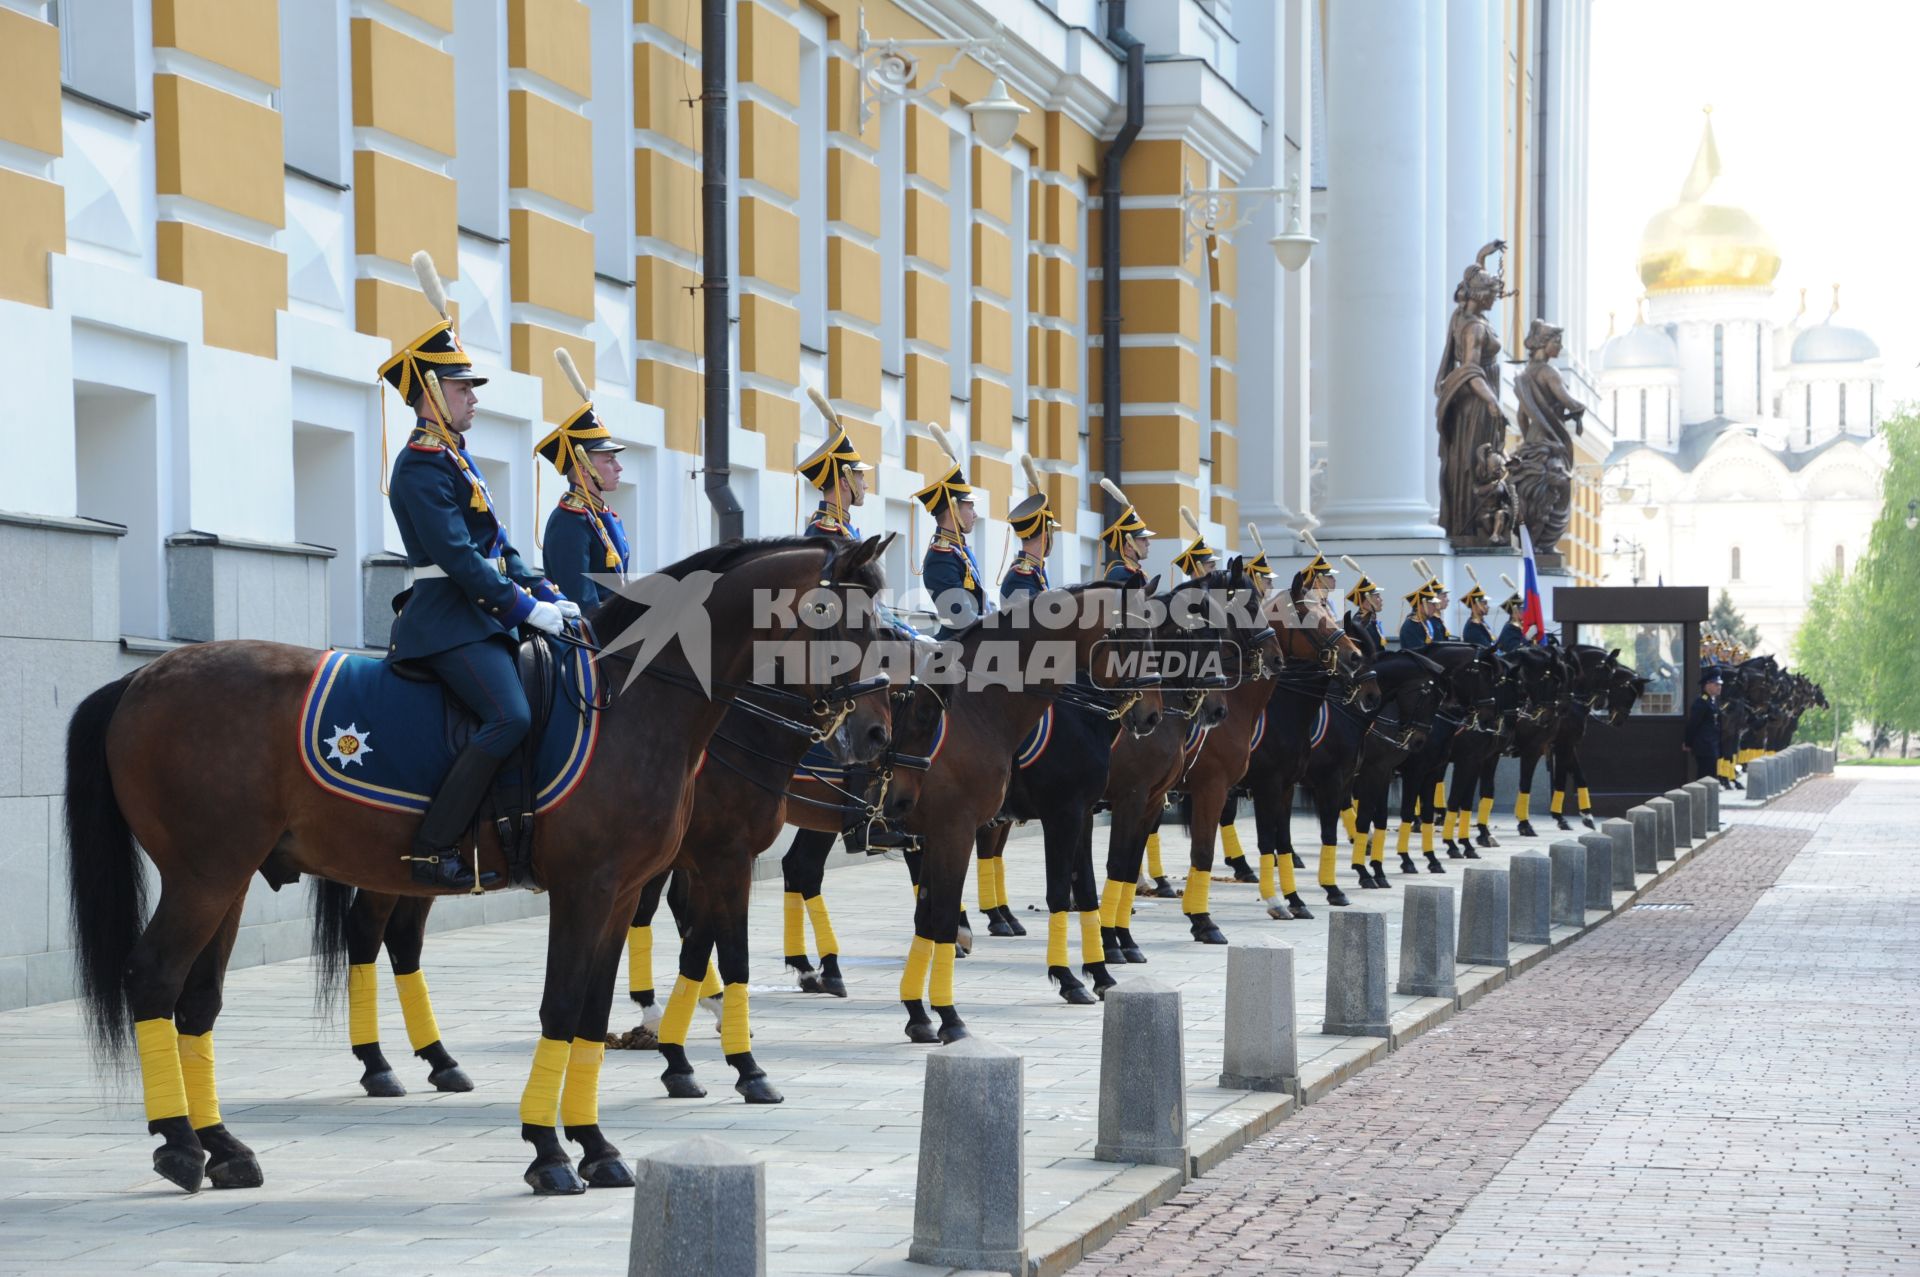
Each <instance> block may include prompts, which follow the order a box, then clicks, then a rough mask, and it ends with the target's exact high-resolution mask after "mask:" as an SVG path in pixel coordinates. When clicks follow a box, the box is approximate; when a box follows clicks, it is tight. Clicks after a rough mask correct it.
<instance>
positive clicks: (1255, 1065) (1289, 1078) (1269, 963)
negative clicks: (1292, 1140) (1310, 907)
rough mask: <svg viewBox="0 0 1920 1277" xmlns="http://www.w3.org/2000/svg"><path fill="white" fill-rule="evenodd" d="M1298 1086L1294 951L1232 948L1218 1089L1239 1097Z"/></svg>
mask: <svg viewBox="0 0 1920 1277" xmlns="http://www.w3.org/2000/svg"><path fill="white" fill-rule="evenodd" d="M1299 1083H1300V1042H1299V1035H1298V1027H1297V1024H1296V1021H1295V1018H1294V997H1293V946H1292V945H1290V944H1288V943H1287V942H1286V941H1284V940H1276V941H1271V942H1269V943H1267V944H1234V945H1229V946H1228V947H1227V1041H1226V1050H1225V1052H1224V1053H1223V1057H1222V1061H1221V1069H1220V1085H1221V1086H1223V1087H1225V1088H1227V1089H1229V1090H1236V1091H1241V1090H1244V1091H1287V1092H1292V1091H1294V1090H1295V1089H1296V1088H1297V1087H1298V1086H1299Z"/></svg>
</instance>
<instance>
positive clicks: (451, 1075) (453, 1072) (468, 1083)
mask: <svg viewBox="0 0 1920 1277" xmlns="http://www.w3.org/2000/svg"><path fill="white" fill-rule="evenodd" d="M427 1081H429V1082H431V1083H433V1089H434V1090H436V1091H451V1092H453V1093H455V1094H462V1093H464V1092H467V1091H471V1090H472V1089H473V1079H472V1078H470V1077H468V1076H467V1071H466V1070H465V1069H463V1068H461V1067H460V1066H459V1065H458V1064H456V1065H454V1066H453V1067H452V1068H450V1069H441V1070H440V1071H439V1072H437V1073H429V1074H427Z"/></svg>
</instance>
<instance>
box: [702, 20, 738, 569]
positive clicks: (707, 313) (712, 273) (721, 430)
mask: <svg viewBox="0 0 1920 1277" xmlns="http://www.w3.org/2000/svg"><path fill="white" fill-rule="evenodd" d="M728 4H729V0H702V4H701V11H700V140H701V147H702V153H701V166H700V173H701V182H700V227H701V247H702V248H703V249H704V251H703V252H702V253H701V266H702V268H703V269H704V271H705V276H706V277H705V279H704V280H703V281H702V284H701V299H702V303H703V313H702V316H701V318H702V320H703V321H704V330H705V338H706V360H705V368H706V422H705V443H706V448H705V451H706V466H705V469H704V470H703V471H702V476H703V479H704V482H705V485H706V489H707V500H708V501H709V502H711V503H712V505H713V512H714V513H715V514H716V515H718V516H719V519H720V539H721V540H722V541H732V540H736V539H738V538H739V537H742V536H744V535H746V515H745V513H744V512H743V511H742V510H741V508H740V498H739V497H737V496H735V495H734V493H733V484H732V482H731V476H732V474H733V449H732V446H731V445H732V434H731V431H732V427H733V421H732V400H733V369H732V360H731V357H730V338H731V336H732V333H731V331H730V323H729V320H728V316H727V310H728V302H729V295H730V293H731V291H732V287H731V285H732V267H731V264H730V263H729V262H728V260H727V199H728V196H729V194H730V193H729V191H728V189H727V8H728Z"/></svg>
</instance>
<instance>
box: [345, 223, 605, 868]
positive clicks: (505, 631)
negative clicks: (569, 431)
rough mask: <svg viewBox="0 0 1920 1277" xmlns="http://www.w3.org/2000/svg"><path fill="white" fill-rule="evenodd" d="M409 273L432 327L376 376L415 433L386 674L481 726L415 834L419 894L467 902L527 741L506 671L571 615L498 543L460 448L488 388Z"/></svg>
mask: <svg viewBox="0 0 1920 1277" xmlns="http://www.w3.org/2000/svg"><path fill="white" fill-rule="evenodd" d="M413 265H414V270H415V271H416V272H417V273H418V274H419V276H420V284H421V287H422V289H423V290H425V292H426V294H427V300H428V301H430V302H432V303H433V306H434V309H435V310H437V311H439V312H440V314H441V320H440V322H439V323H437V324H435V325H434V326H433V327H432V328H429V329H428V330H427V331H426V332H424V333H422V334H421V335H420V336H418V337H416V338H414V339H413V340H412V341H410V342H408V343H407V344H406V345H405V346H404V347H402V348H401V349H400V351H399V352H398V353H397V354H395V355H394V356H393V358H391V359H389V360H387V361H386V362H385V363H384V364H382V365H381V366H380V376H381V377H383V378H385V379H386V381H387V382H388V384H390V385H391V386H393V388H394V389H395V390H398V391H399V392H400V397H401V398H402V399H404V400H406V402H407V406H408V407H410V408H412V409H413V410H414V413H415V415H416V421H415V423H414V430H413V435H412V437H411V438H410V439H409V440H408V441H407V446H406V447H405V448H403V449H401V451H400V455H399V457H398V458H396V459H395V461H394V463H393V476H392V479H391V480H390V482H389V485H388V489H389V503H390V504H391V506H392V509H393V518H394V522H395V523H396V524H397V525H398V526H399V530H400V543H401V545H402V546H403V547H404V548H405V550H406V555H407V562H408V564H409V565H410V566H411V567H412V568H413V586H412V588H411V589H409V590H408V591H407V593H406V594H405V595H404V596H403V599H404V601H403V603H402V606H401V610H400V615H399V616H397V617H395V618H394V622H393V640H392V644H391V646H390V647H389V649H388V652H387V659H388V660H389V661H394V662H399V661H405V662H407V663H408V664H409V665H411V666H413V667H415V668H424V669H426V670H430V671H431V672H432V673H433V675H434V676H435V677H436V678H438V679H439V680H440V681H441V682H442V683H444V684H445V685H446V687H447V690H448V691H449V692H451V693H452V694H453V696H454V698H455V699H456V700H458V701H459V702H460V703H461V704H462V705H464V706H466V708H467V710H468V711H469V712H470V713H472V714H473V716H474V717H475V718H476V719H478V720H479V723H478V726H476V727H475V729H474V731H473V734H472V736H470V737H469V738H468V740H467V743H466V744H465V746H463V747H462V748H461V750H460V753H459V755H458V756H457V757H456V758H455V759H454V761H453V766H452V768H451V769H450V770H449V771H448V772H447V776H446V779H445V780H444V781H442V782H441V784H440V788H439V791H438V792H437V793H435V794H434V796H433V800H432V802H431V803H430V804H429V805H428V807H427V812H426V815H425V816H424V817H423V818H422V819H421V821H420V828H419V831H418V832H417V833H416V834H415V835H414V843H413V849H412V854H411V855H409V856H408V857H407V859H408V860H409V861H410V862H411V864H412V868H413V877H414V880H415V881H416V882H421V883H425V884H427V885H429V886H434V887H442V888H446V889H450V890H456V891H458V890H470V889H472V888H473V886H474V876H473V872H472V870H470V869H468V868H467V866H466V864H465V863H464V861H463V860H462V858H461V844H462V843H463V842H464V841H465V840H466V833H467V830H468V829H469V828H470V827H471V826H472V824H473V821H474V816H475V813H476V812H478V811H479V808H480V804H481V802H482V801H483V800H485V798H486V797H487V793H488V790H489V789H490V788H491V787H492V785H493V780H494V776H495V774H496V773H497V772H498V771H499V770H500V767H501V764H503V763H504V762H505V761H506V760H507V758H508V757H509V756H510V755H511V754H512V753H513V751H514V749H515V748H516V747H517V746H518V745H519V744H520V742H521V741H522V740H523V739H524V738H525V737H526V735H527V733H528V731H530V730H531V728H532V722H533V715H532V712H531V710H530V709H529V708H528V705H527V694H526V691H525V690H524V689H523V688H522V686H521V683H520V675H519V673H518V671H517V670H516V669H515V666H514V644H515V632H516V631H517V630H518V629H519V627H521V626H522V625H526V626H531V627H532V628H534V629H537V630H543V631H545V632H546V633H548V634H558V633H559V632H560V631H561V630H562V629H563V628H564V626H565V624H566V622H567V620H568V619H570V618H571V617H576V616H578V615H579V614H580V609H579V608H578V606H576V605H575V604H573V603H571V602H569V601H568V600H567V599H566V596H565V595H563V594H562V593H560V591H558V590H556V589H554V588H553V586H552V585H551V584H550V583H549V582H547V581H546V580H545V579H544V578H542V577H541V576H539V575H538V574H536V573H534V572H533V571H531V570H530V569H529V568H528V567H527V565H526V564H525V563H524V562H523V561H522V560H521V558H520V553H519V551H517V550H515V549H514V548H513V546H512V545H511V544H510V543H509V542H508V540H507V534H506V529H504V528H502V527H501V526H500V520H499V518H498V516H497V515H496V514H495V513H494V508H493V495H492V493H490V492H489V491H488V490H487V481H486V477H485V476H484V475H482V474H481V473H480V466H479V463H478V462H476V461H475V460H474V459H473V457H472V455H471V454H469V453H468V452H467V449H466V445H465V441H464V436H465V435H466V432H467V431H468V430H469V429H470V428H471V427H472V425H473V413H474V407H475V405H476V404H477V403H478V402H479V400H478V397H477V396H476V395H475V394H474V387H476V386H484V385H485V384H486V383H487V379H486V378H485V377H482V376H479V375H478V374H476V373H475V372H474V370H473V363H472V361H471V360H469V359H468V358H467V352H466V351H465V350H464V349H463V348H462V347H461V345H460V339H459V338H458V337H457V336H456V335H455V334H454V331H453V323H452V321H451V320H449V319H447V318H446V317H445V316H446V313H447V307H446V293H445V291H444V290H443V289H442V288H441V286H440V277H439V275H438V273H437V272H436V271H435V270H434V268H433V259H432V258H430V257H428V256H427V254H426V253H424V252H420V253H415V254H414V257H413Z"/></svg>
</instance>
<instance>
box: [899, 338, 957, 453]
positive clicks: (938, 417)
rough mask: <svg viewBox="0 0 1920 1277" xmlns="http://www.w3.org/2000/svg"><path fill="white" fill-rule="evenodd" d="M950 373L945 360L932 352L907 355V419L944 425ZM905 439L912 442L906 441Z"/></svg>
mask: <svg viewBox="0 0 1920 1277" xmlns="http://www.w3.org/2000/svg"><path fill="white" fill-rule="evenodd" d="M951 377H952V373H951V371H950V370H949V369H948V368H947V362H946V360H944V359H935V358H933V357H932V356H931V355H917V354H909V355H908V356H907V401H906V415H907V419H908V420H909V421H934V422H938V423H940V424H941V425H945V424H946V421H947V404H948V401H949V400H951V399H952V397H953V394H952V386H953V383H952V380H951ZM908 442H910V443H911V442H912V441H911V440H909V441H908Z"/></svg>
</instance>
